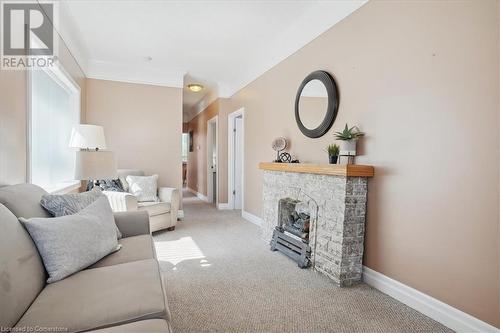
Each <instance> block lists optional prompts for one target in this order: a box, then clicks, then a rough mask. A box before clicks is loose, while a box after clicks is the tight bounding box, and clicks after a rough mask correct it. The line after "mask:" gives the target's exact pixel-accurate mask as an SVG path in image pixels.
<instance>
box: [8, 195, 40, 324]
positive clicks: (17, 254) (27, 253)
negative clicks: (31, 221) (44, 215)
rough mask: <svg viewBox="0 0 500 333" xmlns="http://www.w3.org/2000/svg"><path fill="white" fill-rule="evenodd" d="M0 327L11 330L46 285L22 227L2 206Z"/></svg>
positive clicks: (29, 239) (32, 245)
mask: <svg viewBox="0 0 500 333" xmlns="http://www.w3.org/2000/svg"><path fill="white" fill-rule="evenodd" d="M0 230H1V231H0V253H1V256H0V327H12V326H13V325H14V324H15V323H16V322H17V321H18V320H19V318H21V316H22V315H23V313H24V312H25V311H26V309H27V308H28V307H29V306H30V304H31V302H33V300H34V299H35V298H36V296H37V295H38V294H39V293H40V291H41V290H42V288H43V287H44V286H45V270H44V268H43V264H42V259H41V258H40V256H39V255H38V252H37V250H36V247H35V244H33V242H32V240H31V238H30V235H29V234H28V233H27V232H26V230H25V229H24V228H23V226H22V225H21V224H20V223H19V221H18V220H17V217H15V216H14V214H12V213H11V212H10V211H9V210H8V209H7V208H6V207H5V206H3V205H1V204H0Z"/></svg>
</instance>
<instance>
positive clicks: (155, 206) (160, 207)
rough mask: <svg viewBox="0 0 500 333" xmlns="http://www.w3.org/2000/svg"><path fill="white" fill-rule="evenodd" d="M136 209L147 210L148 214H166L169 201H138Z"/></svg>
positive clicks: (168, 209)
mask: <svg viewBox="0 0 500 333" xmlns="http://www.w3.org/2000/svg"><path fill="white" fill-rule="evenodd" d="M138 210H140V211H143V210H144V211H146V212H148V214H149V216H156V215H161V214H167V213H169V212H170V203H169V202H155V201H148V202H139V203H138Z"/></svg>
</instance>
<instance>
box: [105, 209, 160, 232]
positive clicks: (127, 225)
mask: <svg viewBox="0 0 500 333" xmlns="http://www.w3.org/2000/svg"><path fill="white" fill-rule="evenodd" d="M113 215H114V216H115V223H116V226H117V227H118V229H119V230H120V232H121V233H122V237H131V236H139V235H147V234H150V233H151V232H150V230H149V215H148V213H147V212H146V211H137V212H117V213H114V214H113Z"/></svg>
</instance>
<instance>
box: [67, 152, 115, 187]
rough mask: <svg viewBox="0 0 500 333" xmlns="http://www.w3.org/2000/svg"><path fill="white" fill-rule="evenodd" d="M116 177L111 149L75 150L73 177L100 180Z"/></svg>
mask: <svg viewBox="0 0 500 333" xmlns="http://www.w3.org/2000/svg"><path fill="white" fill-rule="evenodd" d="M117 177H118V173H117V168H116V159H115V155H114V154H113V152H112V151H92V150H80V151H77V152H76V165H75V179H77V180H101V179H116V178H117Z"/></svg>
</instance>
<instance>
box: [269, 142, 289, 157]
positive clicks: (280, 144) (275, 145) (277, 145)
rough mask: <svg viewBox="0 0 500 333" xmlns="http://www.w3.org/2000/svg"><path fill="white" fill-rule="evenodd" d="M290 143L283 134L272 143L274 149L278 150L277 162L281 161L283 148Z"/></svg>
mask: <svg viewBox="0 0 500 333" xmlns="http://www.w3.org/2000/svg"><path fill="white" fill-rule="evenodd" d="M287 145H288V142H287V141H286V139H285V138H284V137H282V136H280V137H278V138H276V139H274V140H273V143H272V145H271V146H272V147H273V150H274V151H275V152H276V160H275V162H278V163H279V162H281V159H280V152H282V151H283V150H285V149H286V147H287Z"/></svg>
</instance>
